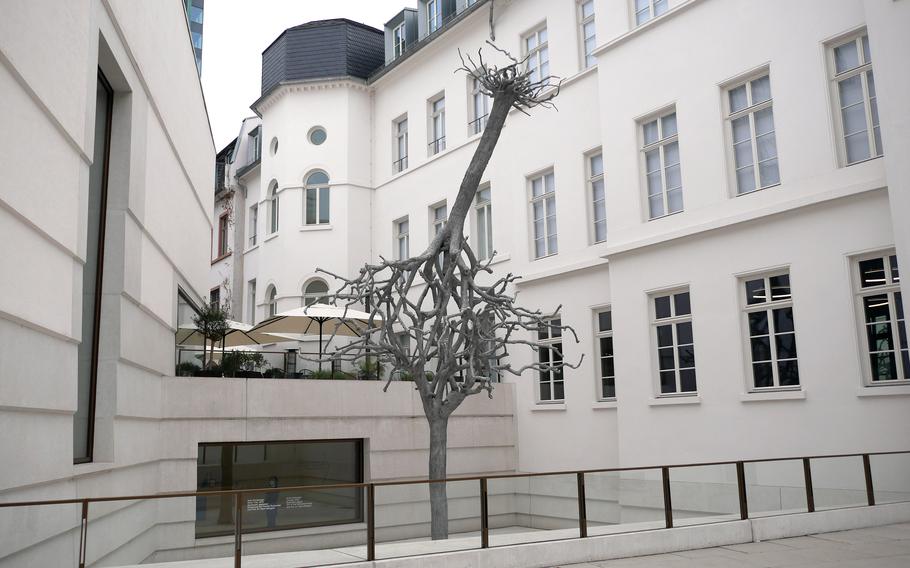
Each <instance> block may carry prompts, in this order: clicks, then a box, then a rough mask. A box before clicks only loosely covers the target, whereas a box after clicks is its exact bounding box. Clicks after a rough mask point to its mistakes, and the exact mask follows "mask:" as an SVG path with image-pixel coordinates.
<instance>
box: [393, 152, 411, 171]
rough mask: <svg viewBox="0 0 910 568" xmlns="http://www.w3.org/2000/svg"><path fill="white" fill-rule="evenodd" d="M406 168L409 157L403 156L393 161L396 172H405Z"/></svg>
mask: <svg viewBox="0 0 910 568" xmlns="http://www.w3.org/2000/svg"><path fill="white" fill-rule="evenodd" d="M406 169H408V157H407V156H403V157H402V158H400V159H398V160H395V161H394V162H392V171H394V172H395V173H396V174H397V173H399V172H403V171H405V170H406Z"/></svg>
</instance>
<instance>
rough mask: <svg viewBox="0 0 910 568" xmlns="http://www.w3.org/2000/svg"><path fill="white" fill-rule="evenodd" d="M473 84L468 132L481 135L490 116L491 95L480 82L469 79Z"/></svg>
mask: <svg viewBox="0 0 910 568" xmlns="http://www.w3.org/2000/svg"><path fill="white" fill-rule="evenodd" d="M468 80H469V81H470V82H471V122H469V123H468V132H469V133H471V134H480V133H481V132H483V129H484V128H485V127H486V126H487V116H488V115H489V114H490V101H491V100H492V99H491V98H490V95H489V94H487V92H486V91H485V90H484V88H483V86H482V85H481V84H480V81H478V80H477V79H475V78H473V77H469V78H468Z"/></svg>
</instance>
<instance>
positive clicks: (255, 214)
mask: <svg viewBox="0 0 910 568" xmlns="http://www.w3.org/2000/svg"><path fill="white" fill-rule="evenodd" d="M258 230H259V205H256V204H254V205H253V206H252V207H250V238H249V242H250V246H251V247H252V246H256V242H257V241H256V237H257V235H258V233H257V231H258Z"/></svg>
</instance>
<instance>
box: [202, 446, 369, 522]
mask: <svg viewBox="0 0 910 568" xmlns="http://www.w3.org/2000/svg"><path fill="white" fill-rule="evenodd" d="M362 482H363V441H362V440H359V439H356V440H318V441H317V440H313V441H294V442H239V443H207V444H199V453H198V457H197V460H196V487H197V490H198V491H217V490H231V489H247V490H249V489H264V490H265V491H262V492H259V493H256V492H250V493H244V494H243V495H242V496H241V507H243V511H242V517H243V523H242V525H243V532H245V533H253V532H264V531H273V530H287V529H293V528H302V527H313V526H325V525H337V524H342V523H357V522H362V521H363V491H362V490H361V489H359V488H352V489H333V490H331V491H307V490H306V489H294V490H287V489H282V488H285V487H300V486H305V485H329V484H345V483H362ZM234 514H235V513H234V497H233V495H212V496H209V497H197V498H196V537H197V538H202V537H210V536H217V535H227V534H233V533H234Z"/></svg>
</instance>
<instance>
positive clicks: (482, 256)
mask: <svg viewBox="0 0 910 568" xmlns="http://www.w3.org/2000/svg"><path fill="white" fill-rule="evenodd" d="M483 192H487V194H488V196H487V198H486V199H484V198H483V197H482V194H483ZM481 212H482V216H483V219H481ZM474 234H475V235H477V239H476V241H475V246H476V247H477V250H475V251H474V252H475V253H476V254H477V260H487V259H489V258H492V256H493V192H492V190H491V189H490V184H489V183H487V184H481V185H480V187H478V188H477V195H475V196H474ZM481 238H483V240H481Z"/></svg>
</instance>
